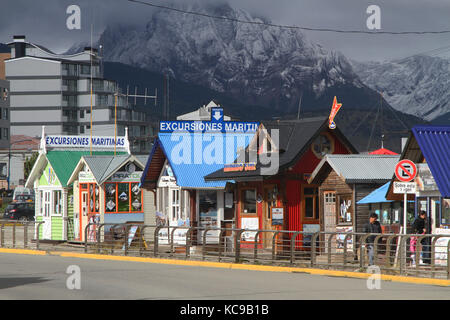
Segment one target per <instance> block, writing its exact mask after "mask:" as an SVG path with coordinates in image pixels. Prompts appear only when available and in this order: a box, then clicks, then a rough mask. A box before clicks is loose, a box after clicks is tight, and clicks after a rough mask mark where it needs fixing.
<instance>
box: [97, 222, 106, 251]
mask: <svg viewBox="0 0 450 320" xmlns="http://www.w3.org/2000/svg"><path fill="white" fill-rule="evenodd" d="M104 225H105V224H104V223H102V224H100V225H99V226H98V229H97V253H100V242H101V241H100V240H101V237H100V232H101V230H102V227H103V226H104Z"/></svg>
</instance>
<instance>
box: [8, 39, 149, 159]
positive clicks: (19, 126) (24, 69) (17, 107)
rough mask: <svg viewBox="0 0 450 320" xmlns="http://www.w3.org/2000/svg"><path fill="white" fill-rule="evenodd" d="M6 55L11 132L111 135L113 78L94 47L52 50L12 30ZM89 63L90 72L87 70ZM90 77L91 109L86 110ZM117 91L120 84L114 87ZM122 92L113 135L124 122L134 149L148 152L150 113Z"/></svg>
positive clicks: (89, 94) (36, 135) (112, 128)
mask: <svg viewBox="0 0 450 320" xmlns="http://www.w3.org/2000/svg"><path fill="white" fill-rule="evenodd" d="M8 46H9V47H10V48H11V59H7V60H5V74H6V79H7V80H8V81H9V82H10V111H11V135H26V136H32V137H39V136H40V134H41V132H42V126H43V125H45V127H46V132H48V133H49V134H60V135H89V134H90V133H91V116H92V134H93V135H96V136H114V127H115V126H114V123H115V107H114V103H115V101H114V92H116V89H117V83H116V82H115V81H110V80H106V79H104V78H103V72H102V70H101V68H100V65H101V61H100V57H99V56H98V52H97V50H96V49H91V48H85V49H84V51H83V52H79V53H76V54H72V55H61V54H55V53H53V52H51V51H50V50H48V49H46V48H44V47H42V46H39V45H36V44H33V43H31V42H28V41H26V39H25V36H14V41H13V42H11V43H9V44H8ZM91 66H92V75H91ZM91 77H92V88H93V94H92V114H91ZM119 91H120V90H119ZM129 100H130V103H128V101H127V99H126V98H125V97H123V96H119V97H118V107H117V135H118V136H123V135H124V133H125V127H128V128H129V135H130V141H131V142H132V143H131V148H132V152H133V153H135V154H136V153H137V154H138V153H148V151H149V149H150V146H151V141H150V140H151V139H150V138H149V137H151V136H153V135H154V134H155V132H154V131H153V130H154V128H153V126H152V125H151V124H150V117H149V115H148V113H147V112H145V110H144V109H143V108H139V107H138V106H135V105H133V104H132V103H131V100H133V99H129Z"/></svg>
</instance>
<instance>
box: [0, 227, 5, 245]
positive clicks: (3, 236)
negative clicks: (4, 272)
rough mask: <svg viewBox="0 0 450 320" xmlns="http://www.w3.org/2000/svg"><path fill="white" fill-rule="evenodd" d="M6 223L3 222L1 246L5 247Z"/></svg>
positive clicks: (0, 235)
mask: <svg viewBox="0 0 450 320" xmlns="http://www.w3.org/2000/svg"><path fill="white" fill-rule="evenodd" d="M4 227H5V224H4V223H3V222H2V224H1V230H0V246H1V247H2V248H3V246H4V245H5V228H4Z"/></svg>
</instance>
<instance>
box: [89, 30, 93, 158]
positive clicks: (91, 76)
mask: <svg viewBox="0 0 450 320" xmlns="http://www.w3.org/2000/svg"><path fill="white" fill-rule="evenodd" d="M92 28H93V25H92V24H91V54H90V56H91V59H90V60H91V137H90V143H89V145H90V146H91V147H90V155H91V156H92V89H93V84H92Z"/></svg>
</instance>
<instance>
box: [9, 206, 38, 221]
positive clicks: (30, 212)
mask: <svg viewBox="0 0 450 320" xmlns="http://www.w3.org/2000/svg"><path fill="white" fill-rule="evenodd" d="M3 219H11V220H19V221H34V202H12V203H10V204H8V206H7V207H6V210H5V214H4V215H3Z"/></svg>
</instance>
